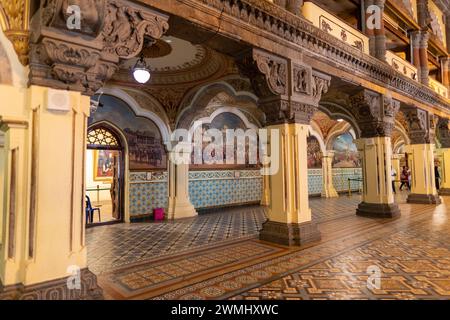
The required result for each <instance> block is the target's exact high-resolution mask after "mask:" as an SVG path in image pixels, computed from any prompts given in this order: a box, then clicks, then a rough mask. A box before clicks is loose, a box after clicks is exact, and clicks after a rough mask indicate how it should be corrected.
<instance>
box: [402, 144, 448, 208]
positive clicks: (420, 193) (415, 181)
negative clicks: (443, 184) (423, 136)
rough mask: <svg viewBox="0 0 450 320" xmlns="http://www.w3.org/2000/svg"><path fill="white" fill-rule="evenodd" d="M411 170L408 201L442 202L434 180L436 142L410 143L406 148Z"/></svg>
mask: <svg viewBox="0 0 450 320" xmlns="http://www.w3.org/2000/svg"><path fill="white" fill-rule="evenodd" d="M405 150H406V152H407V153H408V161H409V163H410V166H409V168H410V170H411V193H410V194H409V196H408V199H407V202H408V203H430V204H431V203H433V204H439V203H441V199H440V197H439V196H438V194H437V190H436V186H435V182H434V150H435V145H434V144H410V145H407V146H406V148H405Z"/></svg>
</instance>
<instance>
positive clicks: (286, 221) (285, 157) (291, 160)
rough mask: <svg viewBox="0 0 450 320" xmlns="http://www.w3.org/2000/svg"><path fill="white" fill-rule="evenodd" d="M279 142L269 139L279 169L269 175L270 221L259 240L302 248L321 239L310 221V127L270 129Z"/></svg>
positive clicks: (273, 127) (279, 126)
mask: <svg viewBox="0 0 450 320" xmlns="http://www.w3.org/2000/svg"><path fill="white" fill-rule="evenodd" d="M267 129H268V131H269V134H270V135H271V137H272V131H277V132H278V135H274V136H278V140H277V141H274V140H272V138H271V140H270V144H271V150H272V151H275V150H276V152H278V154H279V155H280V157H279V166H278V170H276V171H275V172H272V174H271V175H270V176H269V181H270V204H269V207H268V212H267V214H268V221H267V222H266V223H264V225H263V229H262V231H261V233H260V239H261V240H265V241H270V242H275V243H280V244H284V245H300V244H304V243H308V242H312V241H316V240H319V239H320V233H319V231H318V229H317V226H316V225H315V224H314V223H313V222H312V221H311V209H310V208H309V200H308V167H307V152H306V150H307V140H306V139H307V135H308V130H309V125H304V124H296V123H293V124H280V125H273V126H269V127H268V128H267Z"/></svg>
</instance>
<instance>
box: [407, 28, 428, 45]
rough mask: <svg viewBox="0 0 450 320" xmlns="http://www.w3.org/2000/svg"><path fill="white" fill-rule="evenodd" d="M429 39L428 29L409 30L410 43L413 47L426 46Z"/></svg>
mask: <svg viewBox="0 0 450 320" xmlns="http://www.w3.org/2000/svg"><path fill="white" fill-rule="evenodd" d="M429 39H430V34H429V33H428V31H424V30H419V31H412V32H411V43H412V46H413V48H425V49H427V48H428V40H429Z"/></svg>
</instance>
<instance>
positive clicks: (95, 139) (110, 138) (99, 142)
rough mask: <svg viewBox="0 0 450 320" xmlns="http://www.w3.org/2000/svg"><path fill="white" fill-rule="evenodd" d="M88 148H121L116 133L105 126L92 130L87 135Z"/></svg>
mask: <svg viewBox="0 0 450 320" xmlns="http://www.w3.org/2000/svg"><path fill="white" fill-rule="evenodd" d="M87 145H88V148H92V149H94V148H105V149H120V143H119V140H118V139H117V137H116V136H115V134H113V133H112V132H111V131H109V130H108V129H105V128H103V127H100V128H96V129H93V130H90V131H89V132H88V135H87Z"/></svg>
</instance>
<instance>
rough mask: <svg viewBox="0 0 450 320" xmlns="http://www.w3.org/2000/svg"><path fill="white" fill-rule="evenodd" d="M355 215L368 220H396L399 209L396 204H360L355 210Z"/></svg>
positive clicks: (398, 215)
mask: <svg viewBox="0 0 450 320" xmlns="http://www.w3.org/2000/svg"><path fill="white" fill-rule="evenodd" d="M356 215H358V216H361V217H368V218H398V217H400V209H399V207H398V205H397V204H396V203H390V204H386V203H367V202H361V203H360V204H359V205H358V209H356Z"/></svg>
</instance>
